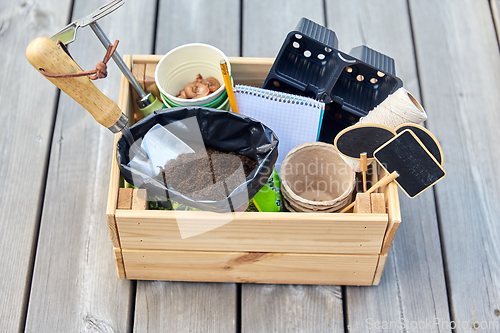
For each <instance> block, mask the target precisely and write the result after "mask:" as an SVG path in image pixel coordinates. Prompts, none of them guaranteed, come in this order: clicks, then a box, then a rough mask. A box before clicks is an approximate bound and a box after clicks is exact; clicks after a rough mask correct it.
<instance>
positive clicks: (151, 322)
mask: <svg viewBox="0 0 500 333" xmlns="http://www.w3.org/2000/svg"><path fill="white" fill-rule="evenodd" d="M153 7H154V6H153ZM238 13H239V2H238V1H236V2H235V1H231V0H223V1H217V2H210V1H202V0H195V1H169V0H161V1H160V2H159V6H158V13H157V14H158V18H159V19H158V24H157V29H156V46H155V53H156V54H165V53H167V52H168V51H170V50H171V49H172V48H174V47H176V46H179V45H182V44H186V43H192V42H202V43H207V44H211V45H214V46H216V47H218V48H219V49H220V50H221V51H222V52H224V53H225V54H226V55H227V56H239V49H240V47H239V26H240V17H239V15H238ZM134 59H135V60H138V57H134ZM139 59H140V57H139ZM145 213H148V211H147V212H145ZM125 266H127V265H125ZM127 275H128V272H127ZM159 285H161V288H158V286H159ZM235 325H236V285H235V284H210V283H187V282H175V283H174V282H170V283H168V282H165V283H158V282H148V281H138V282H137V297H136V307H135V319H134V332H141V333H142V332H146V331H157V332H188V331H192V332H201V331H210V332H234V331H235V330H236V326H235Z"/></svg>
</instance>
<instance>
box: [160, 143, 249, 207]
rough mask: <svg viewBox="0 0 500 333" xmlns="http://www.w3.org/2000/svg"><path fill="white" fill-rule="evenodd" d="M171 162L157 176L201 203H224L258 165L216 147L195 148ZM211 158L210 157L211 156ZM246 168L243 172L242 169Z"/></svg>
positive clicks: (244, 157)
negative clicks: (206, 201)
mask: <svg viewBox="0 0 500 333" xmlns="http://www.w3.org/2000/svg"><path fill="white" fill-rule="evenodd" d="M194 150H195V151H196V153H190V154H181V155H179V156H178V157H177V159H175V160H170V161H169V162H168V163H167V164H166V165H165V168H164V169H162V171H161V172H160V174H159V175H158V176H157V177H156V178H157V179H158V180H160V181H163V182H164V183H165V184H167V185H168V186H170V187H173V188H174V189H175V190H177V191H178V192H180V193H182V194H184V195H186V196H188V197H190V198H193V199H198V200H212V201H220V200H224V199H225V198H227V196H228V195H229V194H230V193H231V192H232V191H233V190H234V189H235V188H236V187H238V186H239V185H240V184H242V183H244V182H245V179H246V177H247V176H248V175H249V174H250V173H251V172H252V170H253V169H255V168H256V167H257V162H256V161H254V160H251V159H250V158H248V157H246V156H243V155H240V154H236V153H234V152H229V153H225V152H222V151H219V150H217V149H215V148H213V147H209V146H208V147H206V153H205V149H194ZM207 155H208V157H207ZM242 165H243V172H241V171H238V169H239V168H240V167H241V166H242Z"/></svg>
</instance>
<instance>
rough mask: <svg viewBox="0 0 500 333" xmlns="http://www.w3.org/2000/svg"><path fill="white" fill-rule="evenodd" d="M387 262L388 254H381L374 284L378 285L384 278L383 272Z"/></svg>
mask: <svg viewBox="0 0 500 333" xmlns="http://www.w3.org/2000/svg"><path fill="white" fill-rule="evenodd" d="M386 262H387V254H381V255H380V256H379V257H378V264H377V269H376V270H375V276H374V277H373V282H372V284H373V285H375V286H378V284H379V283H380V280H381V279H382V274H383V273H384V268H385V263H386Z"/></svg>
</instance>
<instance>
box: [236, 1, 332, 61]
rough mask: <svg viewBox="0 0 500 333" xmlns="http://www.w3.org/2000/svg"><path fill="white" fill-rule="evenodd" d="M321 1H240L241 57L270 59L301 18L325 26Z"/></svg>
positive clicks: (274, 55) (275, 54) (276, 53)
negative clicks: (241, 6)
mask: <svg viewBox="0 0 500 333" xmlns="http://www.w3.org/2000/svg"><path fill="white" fill-rule="evenodd" d="M324 13H325V12H324V6H323V1H318V0H314V1H298V0H293V1H283V0H281V1H262V0H258V1H255V0H244V1H243V27H242V29H243V40H242V43H243V45H242V46H243V47H242V50H243V56H245V57H271V58H274V57H276V56H277V55H278V52H279V50H280V48H281V45H282V44H283V41H284V40H285V38H286V35H287V34H288V33H289V32H290V31H292V30H294V29H295V26H296V25H297V23H299V20H300V19H301V18H302V17H307V18H308V19H310V20H312V21H314V22H316V23H318V24H325V16H324Z"/></svg>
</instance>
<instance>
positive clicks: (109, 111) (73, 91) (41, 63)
mask: <svg viewBox="0 0 500 333" xmlns="http://www.w3.org/2000/svg"><path fill="white" fill-rule="evenodd" d="M26 58H28V61H29V62H30V63H31V64H32V65H33V67H35V68H36V70H38V71H40V70H41V69H43V70H45V71H46V72H48V73H56V74H66V73H80V72H82V70H81V68H80V67H79V66H78V65H77V64H76V63H75V61H74V60H73V59H71V57H70V56H69V55H67V54H66V52H64V50H63V49H62V48H61V47H59V46H58V45H57V44H56V43H55V42H53V41H52V40H50V39H49V38H47V37H39V38H37V39H35V40H33V41H32V42H31V43H30V45H28V48H27V49H26ZM46 78H47V79H48V80H49V81H50V82H52V83H53V84H54V85H56V86H57V87H59V89H61V90H62V91H64V92H65V93H66V94H68V95H69V96H70V97H71V98H73V99H74V100H75V101H76V102H78V103H79V104H80V105H81V106H83V107H84V108H85V109H86V110H87V111H88V112H90V114H91V115H92V116H93V117H94V119H95V120H97V122H98V123H99V124H101V125H103V126H104V127H106V128H111V127H112V126H113V125H115V124H116V123H117V122H118V121H119V120H120V118H121V116H122V111H121V110H120V108H119V107H118V105H116V104H115V102H113V101H112V100H111V99H109V98H108V97H106V96H105V95H104V94H103V93H102V92H101V91H100V90H99V89H97V87H96V86H95V85H94V84H93V83H92V82H91V81H90V79H89V78H88V77H86V76H81V77H66V78H50V77H46Z"/></svg>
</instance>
